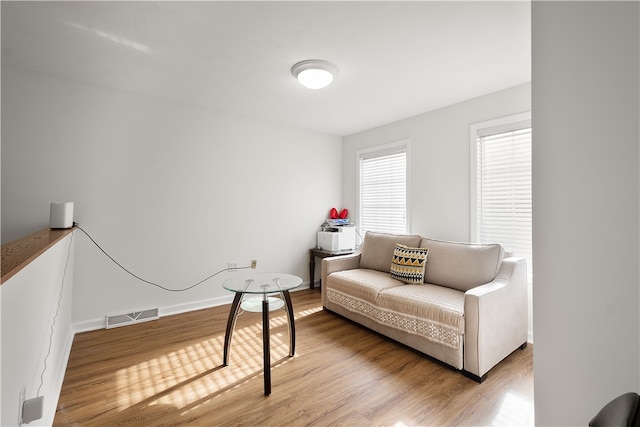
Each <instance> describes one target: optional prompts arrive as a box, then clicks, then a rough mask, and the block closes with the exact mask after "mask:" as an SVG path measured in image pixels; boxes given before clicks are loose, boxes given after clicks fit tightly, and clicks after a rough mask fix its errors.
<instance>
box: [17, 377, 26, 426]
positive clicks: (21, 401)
mask: <svg viewBox="0 0 640 427" xmlns="http://www.w3.org/2000/svg"><path fill="white" fill-rule="evenodd" d="M26 399H27V386H25V385H23V386H22V388H21V389H20V394H18V425H19V426H21V425H22V405H24V401H25V400H26Z"/></svg>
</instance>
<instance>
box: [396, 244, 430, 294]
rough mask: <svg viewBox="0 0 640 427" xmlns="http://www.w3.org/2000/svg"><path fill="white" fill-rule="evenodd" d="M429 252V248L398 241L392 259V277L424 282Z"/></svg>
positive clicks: (416, 282)
mask: <svg viewBox="0 0 640 427" xmlns="http://www.w3.org/2000/svg"><path fill="white" fill-rule="evenodd" d="M428 253H429V249H427V248H410V247H408V246H405V245H401V244H400V243H397V244H396V247H395V249H394V250H393V258H392V259H391V277H392V278H394V279H397V280H400V281H401V282H404V283H412V284H421V283H423V282H424V269H425V266H426V265H427V254H428Z"/></svg>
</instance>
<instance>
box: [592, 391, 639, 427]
mask: <svg viewBox="0 0 640 427" xmlns="http://www.w3.org/2000/svg"><path fill="white" fill-rule="evenodd" d="M638 403H640V396H638V394H637V393H625V394H623V395H621V396H618V397H616V398H615V399H613V400H612V401H611V402H609V403H607V404H606V405H605V406H604V407H603V408H602V409H601V410H600V412H598V414H597V415H596V416H595V417H593V419H592V420H591V421H589V427H605V426H607V427H617V426H620V427H640V417H638Z"/></svg>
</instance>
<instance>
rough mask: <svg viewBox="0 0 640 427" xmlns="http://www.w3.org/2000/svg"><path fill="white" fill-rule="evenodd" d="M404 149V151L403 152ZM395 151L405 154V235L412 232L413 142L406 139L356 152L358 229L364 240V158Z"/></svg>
mask: <svg viewBox="0 0 640 427" xmlns="http://www.w3.org/2000/svg"><path fill="white" fill-rule="evenodd" d="M403 148H404V150H403ZM395 151H404V153H405V175H406V176H405V231H404V234H410V232H411V231H410V230H411V215H410V213H411V208H410V204H411V197H410V195H411V167H410V165H411V140H410V139H409V138H404V139H400V140H396V141H393V142H389V143H385V144H380V145H376V146H371V147H367V148H363V149H360V150H356V153H355V162H356V213H357V214H356V215H357V216H356V217H357V224H356V226H357V229H358V232H359V234H360V236H361V238H362V239H364V233H363V232H362V228H361V227H362V191H361V189H362V182H361V174H362V171H361V168H360V166H361V163H360V162H361V160H362V159H363V157H364V158H374V157H380V156H384V155H386V154H391V153H393V152H395Z"/></svg>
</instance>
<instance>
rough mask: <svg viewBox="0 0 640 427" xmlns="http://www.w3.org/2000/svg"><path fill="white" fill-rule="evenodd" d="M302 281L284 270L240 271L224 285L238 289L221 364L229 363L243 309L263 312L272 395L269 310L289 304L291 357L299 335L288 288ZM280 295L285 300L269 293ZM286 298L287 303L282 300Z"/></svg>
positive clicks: (267, 381)
mask: <svg viewBox="0 0 640 427" xmlns="http://www.w3.org/2000/svg"><path fill="white" fill-rule="evenodd" d="M301 284H302V279H301V278H300V277H298V276H294V275H292V274H282V273H251V274H238V275H237V276H233V277H231V278H229V279H227V280H225V281H224V282H223V283H222V286H223V287H224V288H225V289H226V290H228V291H231V292H235V294H236V295H235V297H234V298H233V303H232V304H231V311H230V312H229V318H228V320H227V330H226V332H225V335H224V356H223V361H222V364H223V365H224V366H228V364H229V363H228V362H229V347H230V345H231V338H232V336H233V330H234V328H235V324H236V318H237V316H238V312H239V311H240V308H241V309H242V310H245V311H252V312H262V348H263V357H264V394H265V396H268V395H270V394H271V354H270V347H271V342H270V334H269V311H270V310H276V309H279V308H282V307H283V306H285V305H286V308H287V317H288V320H289V356H291V357H292V356H293V355H294V354H295V347H296V334H295V323H294V316H293V305H292V304H291V296H290V295H289V291H290V290H291V289H294V288H297V287H298V286H300V285H301ZM276 293H278V294H280V295H282V299H280V298H275V297H270V296H269V294H276ZM246 294H255V295H261V298H249V299H244V300H243V297H244V296H245V295H246ZM283 300H284V302H283Z"/></svg>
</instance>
